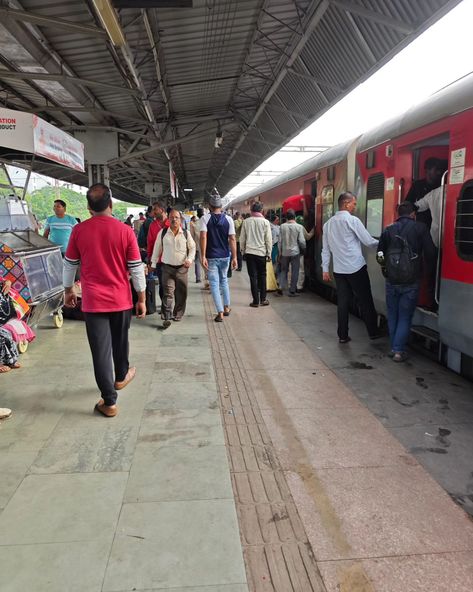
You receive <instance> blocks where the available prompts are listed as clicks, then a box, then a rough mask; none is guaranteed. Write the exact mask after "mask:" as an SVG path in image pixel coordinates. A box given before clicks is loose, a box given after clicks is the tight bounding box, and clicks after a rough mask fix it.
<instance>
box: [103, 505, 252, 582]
mask: <svg viewBox="0 0 473 592" xmlns="http://www.w3.org/2000/svg"><path fill="white" fill-rule="evenodd" d="M237 529H238V526H237V519H236V513H235V505H234V502H233V500H211V501H208V500H200V501H195V500H194V501H179V502H157V503H140V504H125V505H124V506H123V510H122V513H121V516H120V522H119V524H118V528H117V534H116V537H115V540H114V543H113V547H112V552H111V555H110V560H109V563H108V567H107V572H106V576H105V583H104V587H103V590H104V592H120V591H122V590H133V589H137V590H140V589H144V590H146V589H153V588H158V589H159V588H166V587H167V588H175V587H178V586H181V587H185V586H196V585H200V586H210V585H214V586H217V585H222V584H244V583H245V582H246V575H245V571H244V568H243V565H242V563H241V562H240V561H238V560H237V561H235V558H238V556H239V555H240V553H241V551H240V543H239V541H238V540H237V539H236V537H235V536H234V533H235V532H237Z"/></svg>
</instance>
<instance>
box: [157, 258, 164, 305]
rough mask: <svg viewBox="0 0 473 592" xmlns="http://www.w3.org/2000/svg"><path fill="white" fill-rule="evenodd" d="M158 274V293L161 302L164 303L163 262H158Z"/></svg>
mask: <svg viewBox="0 0 473 592" xmlns="http://www.w3.org/2000/svg"><path fill="white" fill-rule="evenodd" d="M156 275H157V276H158V294H159V299H160V300H161V304H163V303H164V286H163V264H162V263H156Z"/></svg>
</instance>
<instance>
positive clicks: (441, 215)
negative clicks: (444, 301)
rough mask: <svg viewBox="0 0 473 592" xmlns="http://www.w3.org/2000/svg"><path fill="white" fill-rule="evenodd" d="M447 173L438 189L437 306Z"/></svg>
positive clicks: (436, 300)
mask: <svg viewBox="0 0 473 592" xmlns="http://www.w3.org/2000/svg"><path fill="white" fill-rule="evenodd" d="M447 175H448V171H445V172H444V174H443V175H442V181H441V182H440V187H441V188H442V193H441V196H440V220H439V236H438V245H439V252H438V257H437V270H436V275H435V296H434V297H435V302H436V303H437V304H439V298H440V272H441V269H442V238H443V227H444V224H445V220H444V218H445V197H446V194H447V191H446V180H447Z"/></svg>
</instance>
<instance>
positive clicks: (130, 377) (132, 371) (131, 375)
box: [113, 366, 136, 391]
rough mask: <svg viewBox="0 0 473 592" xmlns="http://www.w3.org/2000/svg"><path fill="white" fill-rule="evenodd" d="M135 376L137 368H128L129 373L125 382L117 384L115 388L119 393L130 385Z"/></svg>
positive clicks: (121, 381)
mask: <svg viewBox="0 0 473 592" xmlns="http://www.w3.org/2000/svg"><path fill="white" fill-rule="evenodd" d="M135 374H136V368H135V367H134V366H131V367H130V368H128V372H127V373H126V376H125V378H124V379H123V380H120V381H117V382H115V384H114V385H113V386H114V387H115V388H116V389H117V391H121V390H122V389H124V388H125V387H126V385H127V384H129V383H130V382H131V381H132V380H133V379H134V378H135Z"/></svg>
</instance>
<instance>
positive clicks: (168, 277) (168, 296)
mask: <svg viewBox="0 0 473 592" xmlns="http://www.w3.org/2000/svg"><path fill="white" fill-rule="evenodd" d="M188 271H189V269H188V268H187V267H184V265H181V266H179V267H175V266H174V265H167V264H166V263H163V264H162V278H163V290H164V298H163V311H162V316H163V318H164V319H166V320H169V319H171V318H172V317H175V318H176V319H181V318H182V317H183V316H184V313H185V312H186V301H187V274H188ZM173 305H174V306H173Z"/></svg>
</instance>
